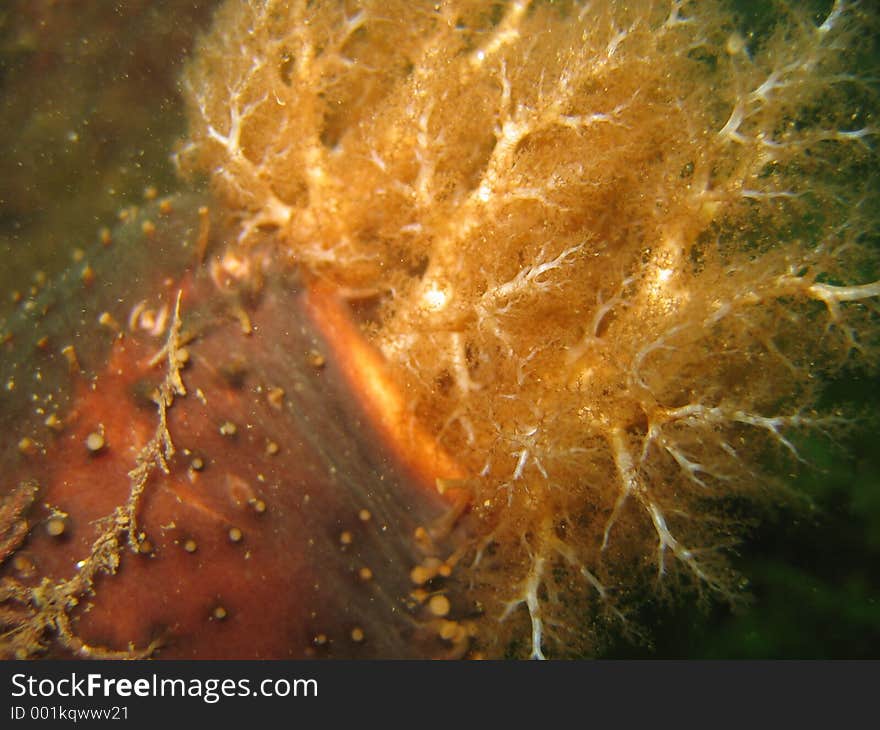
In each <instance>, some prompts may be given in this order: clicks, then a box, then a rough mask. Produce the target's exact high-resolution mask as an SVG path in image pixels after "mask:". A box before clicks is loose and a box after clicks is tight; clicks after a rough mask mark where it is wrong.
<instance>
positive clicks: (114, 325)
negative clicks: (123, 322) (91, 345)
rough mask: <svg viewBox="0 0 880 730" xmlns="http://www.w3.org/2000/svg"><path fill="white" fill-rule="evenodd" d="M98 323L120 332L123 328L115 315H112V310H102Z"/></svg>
mask: <svg viewBox="0 0 880 730" xmlns="http://www.w3.org/2000/svg"><path fill="white" fill-rule="evenodd" d="M98 324H99V325H101V326H102V327H107V328H108V329H111V330H113V331H114V332H119V331H120V330H121V329H122V328H121V327H120V326H119V322H117V321H116V320H115V319H113V315H111V314H110V312H101V314H100V315H99V316H98Z"/></svg>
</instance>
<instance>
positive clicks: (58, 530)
mask: <svg viewBox="0 0 880 730" xmlns="http://www.w3.org/2000/svg"><path fill="white" fill-rule="evenodd" d="M66 529H67V520H66V519H65V518H64V517H63V516H62V515H55V516H53V517H50V518H49V521H48V522H46V532H47V534H48V535H49V537H61V536H62V535H63V534H64V531H65V530H66Z"/></svg>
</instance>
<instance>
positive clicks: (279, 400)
mask: <svg viewBox="0 0 880 730" xmlns="http://www.w3.org/2000/svg"><path fill="white" fill-rule="evenodd" d="M266 400H267V401H269V405H270V406H272V408H274V409H275V410H276V411H280V410H281V408H282V407H283V406H284V388H270V389H269V392H268V393H267V394H266Z"/></svg>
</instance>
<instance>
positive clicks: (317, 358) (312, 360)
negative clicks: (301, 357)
mask: <svg viewBox="0 0 880 730" xmlns="http://www.w3.org/2000/svg"><path fill="white" fill-rule="evenodd" d="M306 360H307V361H308V363H309V365H311V366H312V367H313V368H315V369H316V370H320V369H321V368H322V367H324V365H326V364H327V358H325V357H324V355H323V354H322V353H321V352H320V351H318V350H315V349H311V350H309V352H308V355H307V356H306Z"/></svg>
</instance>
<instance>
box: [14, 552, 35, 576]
mask: <svg viewBox="0 0 880 730" xmlns="http://www.w3.org/2000/svg"><path fill="white" fill-rule="evenodd" d="M12 568H13V570H15V572H16V573H18V575H19V576H21V577H22V578H30V577H32V576H33V574H34V570H35V566H34V563H33V561H32V560H31V559H30V558H29V557H27V556H26V555H16V556H15V557H14V558H13V559H12Z"/></svg>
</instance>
